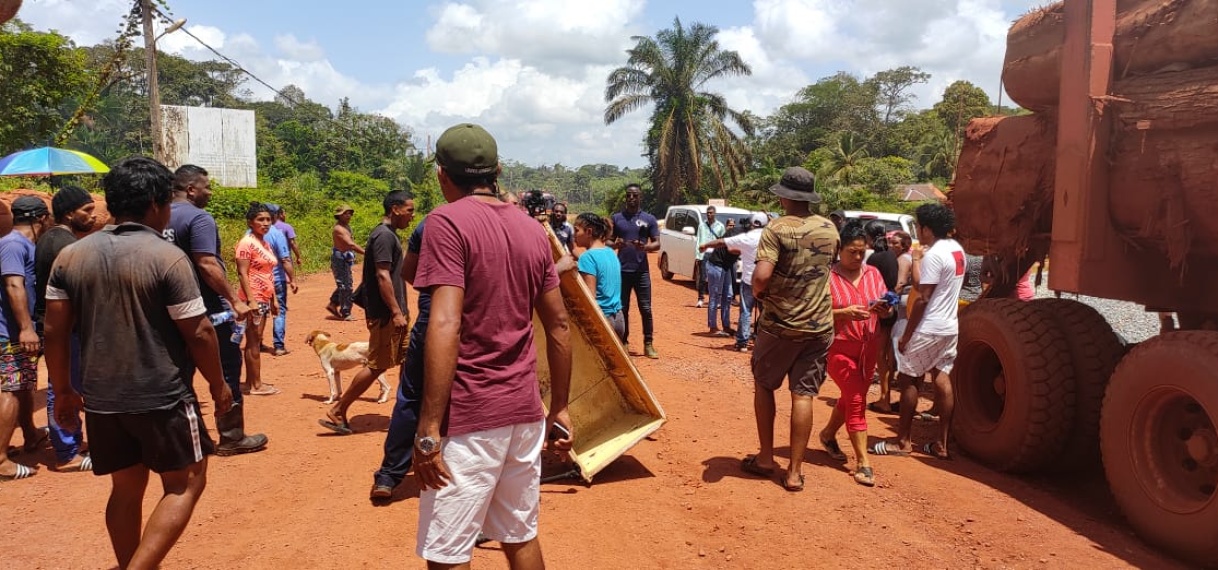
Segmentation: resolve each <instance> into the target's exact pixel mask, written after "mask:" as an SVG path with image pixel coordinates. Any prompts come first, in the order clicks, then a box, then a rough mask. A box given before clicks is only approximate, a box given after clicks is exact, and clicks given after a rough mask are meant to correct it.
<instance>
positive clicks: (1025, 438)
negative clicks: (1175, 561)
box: [952, 299, 1075, 472]
mask: <svg viewBox="0 0 1218 570" xmlns="http://www.w3.org/2000/svg"><path fill="white" fill-rule="evenodd" d="M1074 384H1075V382H1074V369H1073V365H1072V363H1071V361H1070V351H1069V349H1068V348H1067V344H1066V339H1065V335H1064V334H1063V332H1062V329H1061V327H1058V326H1057V323H1056V321H1055V320H1054V318H1053V316H1052V315H1050V314H1048V313H1047V312H1046V311H1044V310H1043V309H1042V308H1040V307H1039V306H1036V305H1032V304H1030V303H1025V302H1023V301H1016V300H1014V299H983V300H981V301H978V302H976V303H973V304H972V305H970V307H969V309H968V310H967V311H964V312H963V313H962V314H961V315H960V345H959V352H958V355H957V357H956V363H955V366H954V367H953V369H952V385H953V387H954V389H955V396H956V409H955V415H954V416H953V419H952V422H953V423H952V433H953V434H954V435H955V438H956V442H957V443H958V444H959V445H960V447H961V448H962V449H963V450H964V451H965V452H967V453H968V454H969V455H972V456H973V457H975V458H977V459H978V460H979V461H981V462H982V463H985V464H987V465H990V466H992V467H994V468H996V469H998V470H1000V471H1009V472H1030V471H1035V470H1038V469H1041V468H1043V467H1045V466H1046V465H1048V464H1049V463H1050V462H1052V461H1053V460H1055V459H1057V458H1058V457H1059V456H1060V454H1061V451H1062V449H1064V448H1065V445H1066V440H1067V439H1068V435H1069V433H1070V430H1071V428H1073V426H1074Z"/></svg>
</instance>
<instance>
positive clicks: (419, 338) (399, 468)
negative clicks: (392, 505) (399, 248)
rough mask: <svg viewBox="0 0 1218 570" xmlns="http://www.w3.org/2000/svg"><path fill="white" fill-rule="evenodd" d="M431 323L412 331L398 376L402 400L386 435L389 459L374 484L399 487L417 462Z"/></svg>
mask: <svg viewBox="0 0 1218 570" xmlns="http://www.w3.org/2000/svg"><path fill="white" fill-rule="evenodd" d="M426 337H427V322H426V321H424V322H421V323H419V322H416V323H415V325H414V328H412V329H411V330H410V344H409V345H408V346H407V347H406V361H405V362H403V363H402V366H401V370H400V371H399V373H398V399H397V402H396V403H395V404H394V405H393V415H392V416H391V417H390V418H389V433H387V434H385V457H384V459H382V460H381V468H380V469H378V470H377V471H376V474H374V475H373V476H372V481H373V484H374V485H385V486H387V487H390V488H393V487H397V486H398V484H400V483H401V482H402V479H405V478H406V472H407V471H410V465H411V462H412V461H413V459H414V436H415V432H416V431H418V428H419V408H420V407H421V406H422V405H423V340H424V339H425V338H426Z"/></svg>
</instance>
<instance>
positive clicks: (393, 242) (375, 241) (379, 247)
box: [363, 224, 410, 320]
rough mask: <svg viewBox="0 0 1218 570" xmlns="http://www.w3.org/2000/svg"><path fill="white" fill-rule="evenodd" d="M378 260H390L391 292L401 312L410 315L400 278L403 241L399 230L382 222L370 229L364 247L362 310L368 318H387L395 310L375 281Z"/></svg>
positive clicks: (404, 286) (387, 261)
mask: <svg viewBox="0 0 1218 570" xmlns="http://www.w3.org/2000/svg"><path fill="white" fill-rule="evenodd" d="M379 263H388V264H389V275H390V277H391V278H392V279H393V295H394V297H396V298H397V303H398V308H399V309H400V310H401V312H402V313H403V314H406V315H409V314H410V311H409V310H407V308H406V283H405V282H404V281H402V242H401V241H400V240H398V234H397V233H396V232H394V231H393V229H392V228H390V227H389V226H388V225H385V224H381V225H378V226H377V227H375V228H373V229H372V233H371V234H369V235H368V245H367V246H366V247H364V282H363V285H364V297H365V301H364V303H365V304H364V314H365V315H366V316H367V317H368V318H369V319H380V320H388V319H390V318H392V317H393V313H394V311H393V310H392V309H390V308H389V306H388V305H386V304H385V300H384V299H382V298H381V288H380V285H379V284H378V283H377V281H376V266H377V264H379Z"/></svg>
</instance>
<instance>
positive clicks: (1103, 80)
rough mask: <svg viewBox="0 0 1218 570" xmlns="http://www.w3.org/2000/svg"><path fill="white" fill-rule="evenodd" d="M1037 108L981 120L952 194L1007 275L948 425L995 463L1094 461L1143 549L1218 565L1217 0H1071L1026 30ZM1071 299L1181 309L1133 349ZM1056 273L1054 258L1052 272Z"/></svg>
mask: <svg viewBox="0 0 1218 570" xmlns="http://www.w3.org/2000/svg"><path fill="white" fill-rule="evenodd" d="M1003 80H1004V83H1005V87H1006V91H1007V93H1008V94H1010V96H1011V98H1012V99H1014V100H1015V101H1016V102H1017V103H1019V104H1020V106H1022V107H1023V108H1025V109H1028V110H1029V111H1031V113H1030V114H1025V115H1020V116H1013V117H1002V118H984V119H978V120H974V121H972V122H971V123H970V124H969V126H968V128H967V130H966V133H965V137H964V139H965V140H964V143H963V145H962V150H961V155H960V159H959V163H958V170H957V173H956V179H955V185H954V191H953V193H952V204H953V207H954V208H955V210H956V212H957V218H958V220H959V228H958V231H959V235H960V237H961V240H962V242H963V244H964V247H965V248H966V250H969V251H974V252H978V253H985V254H993V255H995V256H996V257H997V258H999V259H1001V260H1002V265H1003V271H1002V272H1001V273H1002V275H999V276H998V277H999V279H997V281H996V282H995V283H994V284H993V286H992V288H991V289H990V290H989V291H988V292H987V297H990V298H984V299H982V300H980V301H979V302H977V303H974V304H973V305H971V306H969V307H968V308H966V309H964V310H963V311H962V312H961V314H960V345H959V356H958V358H957V360H956V365H955V369H954V370H953V382H954V384H955V389H956V397H957V405H956V413H955V417H954V423H953V433H954V436H955V438H956V441H957V442H958V444H959V446H960V447H961V448H962V449H963V450H964V451H965V452H967V453H968V454H970V455H972V456H973V457H976V458H978V459H979V460H980V461H982V462H984V463H987V464H989V465H991V466H994V467H996V468H998V469H1000V470H1004V471H1011V472H1032V471H1042V470H1057V471H1062V470H1078V469H1083V470H1086V469H1088V468H1092V469H1096V470H1098V469H1099V467H1100V466H1101V465H1102V468H1103V471H1104V474H1105V476H1106V478H1107V480H1108V484H1109V486H1110V488H1111V490H1112V495H1113V497H1114V498H1115V500H1116V502H1117V503H1118V505H1119V507H1120V508H1121V510H1122V512H1123V513H1124V514H1125V516H1126V518H1127V519H1128V521H1129V523H1130V524H1131V525H1132V526H1133V528H1134V529H1135V530H1136V531H1137V532H1138V534H1139V535H1141V536H1142V537H1143V538H1144V539H1145V540H1146V541H1148V542H1150V543H1152V544H1154V545H1156V546H1158V547H1160V548H1163V549H1165V550H1167V551H1169V552H1171V553H1172V554H1174V555H1176V556H1179V557H1181V558H1184V559H1187V560H1189V561H1191V562H1193V563H1198V564H1202V565H1206V566H1210V565H1218V491H1216V486H1218V431H1216V430H1215V425H1216V424H1218V0H1066V1H1065V2H1059V3H1057V4H1054V5H1051V6H1048V7H1046V8H1042V9H1039V10H1036V11H1034V12H1032V13H1030V14H1028V15H1026V16H1024V17H1023V18H1021V19H1020V20H1019V21H1018V22H1016V23H1015V24H1014V25H1013V26H1012V28H1011V31H1010V34H1009V35H1008V42H1007V54H1006V60H1005V62H1004V67H1003ZM1045 259H1047V260H1048V263H1049V269H1048V282H1049V287H1050V288H1051V289H1053V290H1056V291H1058V292H1068V293H1077V294H1083V295H1088V296H1094V297H1101V298H1106V299H1117V300H1123V301H1130V302H1134V303H1139V304H1142V305H1144V306H1145V307H1146V308H1147V310H1155V311H1164V312H1174V313H1175V314H1176V315H1177V317H1178V319H1179V329H1180V330H1178V331H1175V332H1167V333H1164V334H1160V335H1159V336H1156V337H1154V338H1151V339H1149V340H1146V341H1145V342H1141V343H1138V344H1136V345H1132V346H1130V345H1126V344H1125V343H1124V342H1123V341H1122V339H1121V338H1120V337H1119V336H1118V335H1117V334H1115V333H1114V332H1113V330H1112V328H1111V327H1110V326H1109V324H1108V323H1107V322H1106V321H1105V319H1104V317H1103V316H1101V315H1100V314H1098V313H1097V312H1096V311H1095V310H1094V309H1092V308H1091V307H1089V306H1087V305H1084V304H1082V303H1080V302H1078V301H1075V300H1070V299H1062V298H1056V299H1043V300H1037V301H1034V302H1031V303H1021V302H1019V301H1015V300H1010V299H1006V298H1004V297H1007V296H1008V293H1009V292H1010V291H1011V288H1013V287H1014V285H1015V282H1016V281H1017V280H1018V279H1019V277H1020V276H1022V275H1024V274H1025V272H1026V271H1027V270H1028V269H1029V268H1031V267H1032V266H1033V265H1034V264H1035V263H1037V262H1039V261H1043V260H1045ZM1042 267H1043V265H1042Z"/></svg>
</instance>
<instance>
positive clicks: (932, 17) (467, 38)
mask: <svg viewBox="0 0 1218 570" xmlns="http://www.w3.org/2000/svg"><path fill="white" fill-rule="evenodd" d="M1039 3H1040V0H902V1H901V2H894V1H892V0H754V1H753V3H752V6H753V13H752V19H751V20H749V21H734V22H725V21H716V16H717V12H718V10H717V9H716V8H715V7H714V6H712V5H710V4H707V5H706V7H705V8H704V11H705V12H704V13H702V14H683V16H684V17H683V18H682V20H683V21H687V22H692V21H694V20H698V21H703V22H707V23H712V24H715V25H718V26H719V27H720V29H721V32H720V34H719V41H720V45H721V46H722V47H723V48H725V49H733V50H736V51H738V52H739V53H740V54H741V57H742V58H743V59H744V60H745V61H746V62H747V63H748V64H749V65H750V66H751V67H752V69H753V74H752V75H751V76H749V77H737V78H728V79H723V80H717V81H715V82H712V83H711V84H710V85H708V86H707V88H708V89H710V90H713V91H718V92H720V93H722V94H724V96H725V97H727V100H728V103H729V104H730V105H731V106H732V107H733V108H736V109H738V110H746V109H747V110H750V111H752V112H754V113H756V114H759V115H766V114H769V113H771V112H773V111H774V110H775V109H776V108H777V107H779V106H780V105H782V104H785V103H787V102H788V101H790V100H791V99H792V98H793V97H794V95H795V93H796V92H797V91H798V90H799V89H800V88H802V87H804V86H806V85H807V84H809V83H811V82H813V81H815V80H817V79H819V78H821V77H825V76H828V75H832V74H833V73H835V72H836V71H838V70H845V71H849V72H852V73H855V74H857V75H859V76H868V75H871V74H873V73H875V72H877V71H881V70H884V69H889V68H893V67H897V66H901V65H914V66H919V67H921V68H922V69H923V70H924V71H927V72H929V73H931V74H932V75H933V78H932V81H931V83H930V84H928V85H925V86H922V87H920V88H919V89H918V90H917V91H916V94H917V95H918V96H919V97H920V98H919V100H918V101H917V103H916V104H917V105H919V106H922V107H926V106H930V105H931V104H932V103H934V102H935V101H936V100H937V99H938V97H939V94H940V93H941V92H942V90H943V88H944V87H946V86H947V85H948V84H949V83H950V82H951V81H953V80H956V79H966V80H969V81H972V82H973V83H975V84H977V85H978V86H980V87H981V88H983V89H985V90H986V91H987V92H989V93H990V94H991V96H996V95H997V90H998V77H999V75H1000V72H1001V65H1002V54H1003V51H1004V49H1005V39H1006V32H1007V28H1008V26H1009V24H1010V22H1011V21H1012V20H1014V19H1015V17H1017V15H1018V13H1021V12H1022V11H1025V10H1027V9H1028V8H1031V7H1033V6H1034V5H1036V4H1039ZM645 4H646V1H645V0H603V1H601V2H591V3H578V4H573V3H571V2H569V1H568V0H514V1H511V0H434V4H432V5H431V7H430V8H426V9H424V10H420V11H419V13H420V14H421V15H422V16H423V17H425V18H429V22H428V23H427V25H426V32H425V34H424V35H425V41H426V45H427V46H428V47H429V48H430V49H431V50H432V51H433V52H434V53H436V54H440V57H438V58H437V59H436V60H426V59H425V60H423V61H416V62H415V63H414V64H413V65H414V67H413V69H415V71H413V73H412V72H410V71H409V69H412V68H406V69H407V71H405V75H406V76H408V77H409V79H408V80H405V81H397V82H396V83H394V82H393V81H392V80H386V79H384V78H383V77H378V76H375V75H372V76H361V77H355V76H353V75H351V74H350V72H349V71H346V72H345V70H342V69H338V68H336V67H335V66H334V64H333V63H332V62H331V60H330V59H329V58H328V57H327V54H326V50H325V47H326V46H325V45H322V44H321V43H319V42H318V41H316V40H314V39H312V38H311V36H312V35H313V34H314V32H313V31H311V30H309V29H297V30H293V31H292V33H284V34H279V35H272V34H262V33H259V32H258V30H259V23H258V22H251V23H250V24H249V28H247V29H246V30H244V31H239V30H222V29H220V28H217V27H214V26H211V25H208V22H207V20H206V14H192V15H191V18H192V22H191V23H190V24H188V27H187V29H188V30H190V32H191V33H193V34H195V35H196V36H198V37H199V38H201V39H202V40H203V41H205V42H207V43H208V44H210V45H212V46H213V47H215V48H217V49H219V50H220V51H221V52H222V53H224V54H226V55H228V56H230V57H232V58H233V59H235V60H236V61H238V62H240V64H241V65H242V66H244V67H245V68H246V69H248V70H250V71H251V72H253V73H254V74H256V75H258V76H259V77H261V78H262V79H263V80H265V81H267V82H268V83H270V84H271V85H274V86H276V87H283V86H286V85H289V84H295V85H297V86H299V87H300V88H301V89H303V90H304V91H305V93H306V94H307V95H308V96H309V97H310V98H311V99H313V100H315V101H318V102H321V103H324V104H326V105H330V106H334V105H336V104H337V102H338V100H339V99H340V98H342V97H350V99H351V102H352V104H354V105H355V106H357V107H359V108H361V109H363V110H364V111H378V112H381V113H382V114H385V115H386V116H389V117H392V118H394V119H397V120H398V121H400V122H401V123H403V124H404V125H406V126H409V127H410V128H412V129H413V130H414V131H415V132H416V133H418V134H419V137H420V140H419V141H418V143H419V144H420V146H422V145H423V144H425V137H426V135H428V134H430V135H432V136H433V140H434V137H435V136H438V135H439V133H440V132H441V131H442V130H443V129H444V128H446V127H447V126H449V125H451V124H453V123H456V122H460V121H475V122H479V123H482V124H484V125H485V126H486V127H487V128H488V129H490V130H491V132H492V133H494V134H495V135H496V137H497V138H498V139H499V141H500V148H501V154H502V155H503V156H504V157H505V158H510V159H513V160H519V161H522V162H526V163H531V164H538V163H554V162H561V163H563V164H566V165H569V166H578V165H580V164H585V163H596V162H606V163H614V164H620V165H629V166H639V165H641V164H643V162H644V160H643V159H642V158H641V157H640V156H639V155H640V152H641V139H642V137H643V134H644V132H645V129H646V121H647V117H648V115H649V109H641V110H639V111H636V112H634V113H631V114H630V115H627V116H626V117H624V118H623V119H621V120H619V121H618V122H617V123H615V124H613V125H610V126H606V125H605V124H604V122H603V112H604V105H605V103H604V99H603V92H604V87H605V78H606V76H607V75H608V72H609V71H610V70H611V69H612V68H614V67H616V66H619V65H622V64H624V63H625V57H626V56H625V53H624V50H626V49H627V48H629V47H630V46H631V45H632V43H633V42H632V41H631V40H630V37H631V36H632V35H653V34H654V33H655V32H656V30H654V29H646V28H644V27H643V26H644V21H645V19H646V16H647V15H646V14H645V13H644V8H645V7H646V6H645ZM129 6H130V2H129V0H93V1H85V0H26V2H25V5H24V6H23V8H22V12H21V14H20V17H21V18H23V19H25V20H26V21H27V22H30V23H31V24H33V25H34V26H35V27H36V28H41V29H48V28H55V29H58V30H59V31H60V32H62V33H64V34H66V35H68V36H69V37H71V38H73V39H74V40H75V41H76V42H77V43H78V44H79V45H91V44H94V43H98V42H101V41H104V40H107V39H111V38H113V37H114V36H115V35H116V30H117V28H118V26H119V24H120V23H121V19H122V18H121V15H122V14H123V13H125V12H126V10H127V9H128V8H129ZM661 20H662V21H661V22H660V23H659V25H661V26H668V25H669V22H670V20H668V19H667V18H662V19H661ZM319 25H323V24H319ZM239 32H241V33H239ZM254 34H257V39H256V37H255V35H254ZM138 41H139V40H138V38H137V43H138ZM402 41H418V39H416V38H414V37H411V38H405V37H404V38H403V40H402ZM158 45H159V46H160V48H161V49H162V50H164V51H166V52H169V53H175V54H179V55H182V56H184V57H188V58H191V59H213V58H214V57H215V56H214V55H213V54H212V53H211V52H209V51H208V50H206V49H205V48H203V47H202V46H200V45H199V44H198V43H197V42H195V40H194V39H192V38H190V37H189V36H187V35H186V34H184V33H181V32H178V33H174V34H170V35H166V36H164V37H163V38H162V39H161V40H160V41H159V44H158ZM437 61H438V62H443V63H438V62H437ZM451 62H455V63H451ZM246 85H247V87H249V88H250V89H251V90H252V93H253V95H254V96H255V97H258V98H269V97H271V96H272V93H271V92H270V90H269V89H266V88H264V87H262V86H260V85H258V84H257V83H255V82H254V81H252V80H250V81H248V82H247V84H246Z"/></svg>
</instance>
